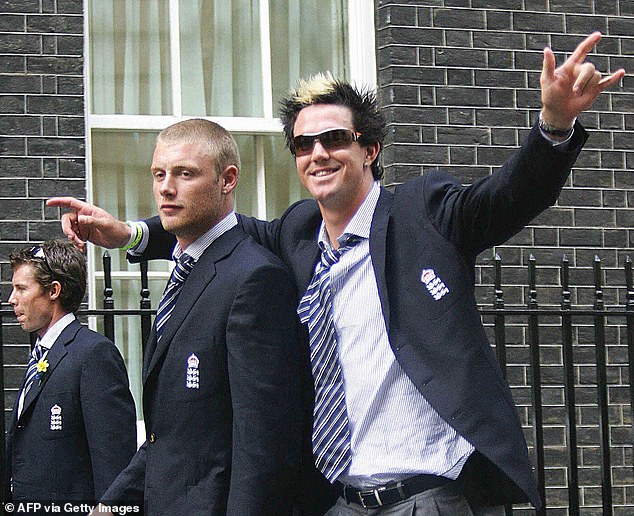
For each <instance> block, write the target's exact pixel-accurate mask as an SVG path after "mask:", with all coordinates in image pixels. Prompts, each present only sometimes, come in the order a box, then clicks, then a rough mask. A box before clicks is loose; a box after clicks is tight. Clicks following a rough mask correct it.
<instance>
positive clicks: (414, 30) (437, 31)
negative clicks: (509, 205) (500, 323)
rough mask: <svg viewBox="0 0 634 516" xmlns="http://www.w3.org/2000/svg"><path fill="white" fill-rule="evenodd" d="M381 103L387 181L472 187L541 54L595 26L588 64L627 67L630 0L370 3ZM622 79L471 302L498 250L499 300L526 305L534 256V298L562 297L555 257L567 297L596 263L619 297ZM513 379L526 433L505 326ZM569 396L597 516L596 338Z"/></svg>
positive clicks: (492, 158) (524, 112)
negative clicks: (553, 199)
mask: <svg viewBox="0 0 634 516" xmlns="http://www.w3.org/2000/svg"><path fill="white" fill-rule="evenodd" d="M376 6H377V11H376V28H377V66H378V84H379V98H380V100H381V102H382V104H383V106H384V108H385V112H386V115H387V119H388V124H389V135H388V139H387V145H386V146H385V156H384V161H385V164H386V167H385V170H386V175H385V177H386V183H387V184H397V183H399V182H402V181H404V180H406V179H407V178H410V177H416V176H418V175H420V174H424V173H425V172H426V171H428V170H431V169H433V168H439V167H440V168H442V169H444V170H446V171H448V172H450V173H452V174H454V175H456V176H457V177H459V178H460V179H461V181H462V182H463V183H470V182H472V181H474V180H477V179H478V178H481V177H484V176H486V175H489V174H491V173H493V172H494V170H495V168H496V166H498V165H499V164H501V163H502V162H503V161H504V160H505V158H506V157H507V156H508V155H509V154H510V153H511V152H512V150H513V149H515V148H516V147H517V146H518V145H519V143H520V142H521V140H522V138H523V137H524V135H525V134H526V132H527V131H528V130H529V128H530V126H531V125H532V123H533V122H534V120H535V119H536V117H537V115H538V113H539V108H540V98H539V76H540V71H541V63H542V49H543V48H544V46H547V45H549V46H551V47H552V48H553V49H554V50H555V55H556V58H557V63H558V64H561V63H562V62H563V60H564V59H565V56H564V53H565V52H570V51H572V50H573V49H574V48H575V46H576V45H577V44H578V43H579V42H580V41H581V39H582V37H583V36H584V35H587V34H589V33H590V32H592V31H594V30H600V31H601V32H602V33H603V34H604V39H603V40H602V41H601V43H600V44H599V46H598V47H597V49H596V51H594V52H592V54H591V55H590V57H589V59H590V60H591V61H592V62H594V63H595V64H596V66H597V68H598V69H599V70H601V71H602V72H605V71H608V70H609V71H614V70H616V69H618V68H620V67H624V68H625V69H626V70H629V71H630V72H631V70H632V69H634V68H633V66H634V4H632V2H630V1H624V0H622V1H619V0H610V1H598V0H594V1H592V0H557V1H550V2H547V1H545V0H536V1H529V0H508V1H498V0H432V1H407V0H394V1H389V0H378V1H377V2H376ZM633 85H634V82H633V81H632V77H631V76H626V78H625V79H624V84H623V88H617V89H615V90H612V91H611V92H610V93H607V94H605V93H604V94H603V95H602V96H601V98H600V99H599V100H598V101H597V103H596V104H595V106H594V108H593V109H592V111H590V112H588V113H584V114H583V115H582V116H581V117H580V120H581V122H582V123H583V124H584V125H585V126H586V127H587V128H588V129H589V131H590V133H591V136H590V139H589V141H588V143H587V145H586V147H585V149H584V151H583V152H582V154H581V156H580V158H579V159H578V161H577V166H576V168H575V169H574V171H573V173H572V175H571V178H570V180H569V182H568V184H567V185H566V187H565V188H564V191H563V193H562V195H561V197H560V199H559V202H558V203H557V205H556V206H555V207H553V208H551V209H549V210H548V211H547V212H546V213H544V214H542V215H541V216H540V217H538V219H537V220H535V221H534V224H533V225H532V226H531V227H529V228H526V229H525V230H524V231H522V232H521V233H520V234H518V235H517V236H515V237H514V238H512V239H511V240H510V241H509V242H507V243H506V245H504V246H501V247H499V248H496V249H493V250H491V251H487V252H485V253H483V254H482V256H481V257H480V259H479V266H478V274H477V278H478V286H477V292H478V296H479V301H480V302H481V303H482V304H483V305H485V306H492V303H493V295H494V286H493V258H494V256H495V253H498V254H499V255H500V257H501V258H502V261H503V264H504V268H503V291H504V301H505V303H506V304H507V306H508V305H509V304H510V305H514V304H515V305H524V306H525V305H526V303H527V302H528V288H527V287H526V285H527V282H528V276H527V264H528V261H529V257H530V256H531V255H533V256H534V257H535V260H536V262H537V264H538V283H539V286H538V288H537V300H538V302H539V303H540V305H548V304H552V305H558V304H559V303H560V302H561V286H560V285H561V283H560V265H561V261H562V257H563V255H566V257H567V258H568V259H569V261H570V265H571V279H570V281H571V284H573V285H575V287H574V288H572V289H571V299H572V302H573V304H580V305H586V306H590V307H591V306H592V305H593V303H594V300H595V297H594V295H595V288H594V283H593V270H592V267H593V262H594V258H595V255H597V256H599V257H600V259H601V262H602V267H603V273H602V282H603V285H604V287H603V300H604V302H605V304H606V305H617V304H621V305H623V303H624V302H625V289H624V288H623V286H624V284H625V278H624V273H623V270H622V267H623V263H624V261H625V257H626V255H630V254H632V251H631V246H632V242H633V241H634V233H633V231H632V227H633V222H634V211H633V210H632V209H631V208H632V207H633V206H634V195H632V187H633V186H634V179H633V178H634V176H633V175H632V168H634V151H633V150H634V132H632V130H633V129H634V114H633V113H632V106H634V94H633V93H632V86H633ZM622 322H623V321H621V322H620V324H621V325H620V326H619V324H618V323H613V325H612V326H609V327H608V328H607V329H606V338H607V341H608V350H607V356H608V383H609V403H610V405H609V411H610V412H609V413H610V424H611V456H612V473H613V485H614V489H613V500H614V511H615V513H616V514H631V513H632V511H633V510H634V509H633V507H634V491H633V490H632V489H633V488H632V484H633V483H634V471H633V468H632V459H633V457H632V436H631V426H630V424H631V415H630V408H629V396H628V395H627V383H628V381H627V373H628V367H627V347H626V346H625V343H626V337H625V332H624V329H623V327H622ZM560 330H561V329H560V327H559V326H558V323H557V322H554V323H553V328H551V331H550V332H549V331H545V332H542V333H543V335H542V338H541V344H542V346H541V356H542V364H543V365H544V366H545V367H544V371H545V373H542V375H544V374H545V377H543V383H544V401H543V403H544V408H545V423H546V427H545V437H544V439H545V448H546V460H545V464H546V482H547V485H548V489H547V499H548V506H549V514H567V509H566V507H567V488H566V470H565V465H566V458H565V451H566V443H565V420H564V418H563V410H562V409H563V401H562V400H563V383H562V352H561V344H560V340H561V337H560ZM506 333H507V343H508V344H509V345H508V349H507V354H508V361H509V364H510V365H509V368H508V377H509V380H510V382H511V384H512V386H513V391H514V395H515V396H516V400H517V402H518V404H519V406H520V415H521V417H522V419H523V421H524V424H525V425H526V429H527V438H528V440H529V442H531V438H532V436H531V432H530V410H529V407H530V402H531V399H530V376H529V373H530V368H529V367H528V365H527V364H528V356H529V355H528V349H527V329H526V324H525V323H521V322H517V323H515V324H510V325H509V326H508V327H507V328H506ZM575 359H576V362H577V366H576V367H577V369H576V373H577V378H576V389H575V390H576V391H577V402H578V421H579V422H580V425H581V426H580V437H579V439H580V441H579V443H580V448H581V449H580V452H579V457H580V463H579V464H580V473H579V475H580V483H581V485H582V486H583V487H582V489H581V492H580V498H581V504H582V508H583V511H584V514H601V513H602V511H601V508H600V506H601V489H600V483H601V477H600V468H599V464H600V457H599V453H598V439H599V432H598V430H597V420H598V410H597V407H596V399H597V398H596V396H597V395H596V392H595V391H596V389H595V384H596V379H595V378H596V377H595V367H594V363H595V355H594V333H593V328H592V326H591V322H590V326H589V327H586V328H583V327H581V328H577V329H576V333H575ZM520 512H530V511H520Z"/></svg>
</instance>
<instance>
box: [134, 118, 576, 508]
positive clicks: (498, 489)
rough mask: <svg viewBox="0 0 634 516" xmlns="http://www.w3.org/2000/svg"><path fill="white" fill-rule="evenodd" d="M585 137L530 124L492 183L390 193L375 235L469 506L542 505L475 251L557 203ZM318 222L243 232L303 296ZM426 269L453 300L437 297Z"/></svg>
mask: <svg viewBox="0 0 634 516" xmlns="http://www.w3.org/2000/svg"><path fill="white" fill-rule="evenodd" d="M586 139H587V134H586V132H585V130H584V129H583V128H582V127H581V125H580V124H578V123H577V125H576V126H575V131H574V135H573V138H572V140H571V141H570V142H569V144H568V148H567V150H565V151H560V150H557V149H555V148H553V146H552V145H551V144H550V143H549V142H547V141H546V140H545V139H544V138H543V137H542V136H541V134H540V132H539V129H538V128H537V127H536V126H535V127H534V128H533V129H532V131H531V132H530V133H529V135H528V137H527V139H526V141H525V142H524V143H523V145H522V147H521V148H520V149H519V150H518V151H517V152H516V153H514V154H513V155H512V156H511V157H510V158H509V160H508V161H507V162H506V163H505V164H504V165H503V166H502V167H501V168H500V170H498V171H496V172H495V173H494V174H492V175H491V176H488V177H486V178H484V179H482V180H480V181H477V182H475V183H474V184H472V185H470V186H467V187H463V186H462V185H460V184H459V183H458V182H457V181H456V179H455V178H452V177H451V176H448V175H446V174H443V173H441V172H431V173H427V174H425V175H424V176H422V177H419V178H417V179H414V180H412V181H408V182H406V183H404V184H402V185H400V186H398V187H396V189H395V191H394V193H392V192H390V191H388V190H385V189H383V190H382V191H381V195H380V197H379V201H378V204H377V207H376V209H375V212H374V217H373V220H372V226H371V231H370V254H371V258H372V263H373V266H374V271H375V275H376V279H377V284H378V290H379V296H380V299H381V306H382V310H383V316H384V318H385V323H386V327H387V330H388V334H389V340H390V344H391V346H392V349H393V351H394V354H395V356H396V358H397V360H398V362H399V364H400V365H401V367H402V368H403V370H404V371H405V373H406V374H407V375H408V377H409V378H410V379H411V380H412V382H413V383H414V385H416V387H417V388H418V390H419V391H420V392H421V394H422V395H423V396H425V398H426V399H427V400H428V401H429V403H430V404H431V405H432V406H433V407H434V409H435V410H436V411H437V412H438V413H439V414H440V415H441V417H442V418H443V419H444V420H445V421H447V422H448V423H449V424H450V425H451V426H453V427H454V428H455V429H456V430H457V431H458V433H460V435H462V436H463V437H465V438H466V439H467V440H468V441H469V442H471V443H472V444H473V445H474V446H475V448H476V450H477V454H475V455H474V460H473V461H470V463H468V464H469V467H468V468H466V469H467V471H466V473H468V475H466V476H465V483H466V490H467V494H468V496H469V498H470V500H471V501H473V502H474V503H484V504H504V503H509V502H524V501H527V500H530V501H531V502H532V503H533V505H535V506H536V507H539V506H541V500H540V497H539V494H538V490H537V486H536V482H535V478H534V476H533V473H532V468H531V464H530V460H529V458H528V453H527V448H526V442H525V439H524V436H523V433H522V428H521V424H520V421H519V418H518V415H517V411H516V409H515V405H514V402H513V398H512V395H511V391H510V389H509V387H508V384H507V382H506V381H505V380H504V378H503V376H502V374H501V372H500V369H499V367H498V365H497V362H496V360H495V356H494V354H493V352H492V350H491V347H490V344H489V342H488V340H487V337H486V335H485V331H484V328H483V325H482V322H481V319H480V316H479V313H478V310H477V304H476V300H475V295H474V283H475V279H474V275H475V262H476V258H477V256H478V254H479V253H481V252H482V251H484V250H485V249H487V248H489V247H491V246H494V245H500V244H502V243H503V242H505V241H506V240H507V239H509V238H510V237H511V236H513V235H514V234H516V233H517V232H518V231H520V230H521V229H522V228H523V227H525V226H526V225H527V224H528V223H530V221H531V220H533V219H534V218H535V217H536V216H537V215H538V214H540V213H541V212H542V211H543V210H545V209H546V208H547V207H549V206H551V205H552V204H554V203H555V201H556V200H557V197H558V195H559V193H560V191H561V188H562V187H563V185H564V183H565V182H566V180H567V177H568V175H569V173H570V170H571V168H572V166H573V164H574V162H575V160H576V158H577V156H578V154H579V152H580V151H581V148H582V146H583V144H584V143H585V141H586ZM321 220H322V219H321V214H320V211H319V207H318V205H317V203H316V202H315V201H313V200H305V201H300V202H298V203H296V204H294V205H293V206H291V207H290V208H289V209H288V210H287V211H286V212H285V213H284V214H283V215H282V217H281V218H280V219H278V220H275V221H273V222H271V223H266V222H262V221H258V220H256V219H252V218H247V217H242V218H241V223H242V225H243V227H244V228H245V230H246V231H247V232H248V233H250V234H252V235H254V236H255V237H256V240H258V241H259V242H260V243H262V244H263V245H265V246H266V247H268V248H269V249H271V250H273V251H274V252H275V253H276V254H278V255H279V256H280V257H281V258H282V259H283V260H284V262H285V263H286V264H288V265H289V267H290V268H291V270H292V271H293V274H294V277H295V281H296V283H297V287H298V291H299V292H303V291H305V289H306V288H307V286H308V283H309V281H310V278H311V277H312V274H313V270H314V266H315V263H316V261H317V260H318V257H319V247H318V245H317V232H318V230H319V227H320V224H321ZM149 223H150V228H151V231H150V233H151V239H150V245H149V247H148V250H147V254H146V255H145V257H147V258H151V257H153V256H155V255H157V254H161V253H163V252H165V249H167V248H168V247H169V245H168V244H167V241H168V240H169V239H168V237H167V236H166V235H165V232H164V231H162V228H160V222H159V223H158V224H157V220H156V219H155V220H150V221H149ZM424 271H433V273H434V275H435V276H436V277H437V278H440V280H441V281H442V282H443V283H444V285H445V286H446V288H447V289H448V292H447V293H445V294H444V295H442V296H440V297H439V298H438V299H437V297H438V296H434V295H433V292H431V291H430V290H429V289H428V287H427V280H428V278H427V277H425V275H424V274H423V273H424Z"/></svg>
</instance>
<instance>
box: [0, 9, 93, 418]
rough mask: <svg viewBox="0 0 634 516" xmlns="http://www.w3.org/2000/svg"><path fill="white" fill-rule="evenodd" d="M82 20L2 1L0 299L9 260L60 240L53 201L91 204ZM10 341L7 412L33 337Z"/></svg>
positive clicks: (12, 333)
mask: <svg viewBox="0 0 634 516" xmlns="http://www.w3.org/2000/svg"><path fill="white" fill-rule="evenodd" d="M83 30H84V19H83V3H82V1H81V0H4V1H1V2H0V300H2V301H4V302H6V301H7V299H8V297H9V294H10V291H11V290H10V282H11V270H10V267H9V266H8V264H7V261H8V256H9V253H10V252H11V251H12V250H13V249H14V248H16V247H20V246H23V245H25V244H26V243H27V242H38V241H42V240H45V239H47V238H52V237H54V236H59V235H60V234H61V233H60V228H59V219H58V210H57V209H49V208H46V206H45V200H46V199H47V198H48V197H50V196H51V195H61V194H67V195H74V196H79V197H85V195H86V194H85V188H86V181H85V176H86V174H85V151H86V149H85V138H84V133H85V130H84V75H83V73H84V68H83V65H84V58H83V54H84V37H83ZM3 337H4V364H5V367H4V375H5V376H4V379H5V386H6V390H5V400H6V405H7V408H11V407H12V406H13V400H14V398H15V395H16V390H17V388H18V387H19V385H20V383H21V380H22V378H23V376H24V366H25V364H26V360H27V358H26V357H27V352H28V351H27V350H28V347H27V345H28V336H27V335H25V333H24V332H23V331H22V330H21V329H20V328H19V327H17V326H10V327H7V328H6V329H5V331H4V333H3Z"/></svg>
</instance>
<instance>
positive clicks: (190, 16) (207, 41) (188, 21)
mask: <svg viewBox="0 0 634 516" xmlns="http://www.w3.org/2000/svg"><path fill="white" fill-rule="evenodd" d="M179 13H180V46H181V74H182V86H181V88H182V94H183V99H182V109H183V113H184V114H186V115H198V116H203V115H207V116H252V117H260V116H262V113H263V111H262V73H261V56H260V54H261V51H260V48H261V47H260V25H259V1H258V0H187V1H181V2H180V11H179Z"/></svg>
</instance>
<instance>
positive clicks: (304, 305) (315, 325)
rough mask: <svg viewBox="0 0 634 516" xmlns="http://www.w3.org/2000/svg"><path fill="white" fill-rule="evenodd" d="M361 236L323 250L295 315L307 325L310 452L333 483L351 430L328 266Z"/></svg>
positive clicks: (347, 456)
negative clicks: (310, 372)
mask: <svg viewBox="0 0 634 516" xmlns="http://www.w3.org/2000/svg"><path fill="white" fill-rule="evenodd" d="M360 240H361V239H360V238H359V237H357V236H355V235H350V236H349V237H348V238H347V240H345V241H344V243H343V244H342V245H341V247H340V248H339V249H333V248H328V249H325V250H324V251H323V252H322V255H321V260H320V261H319V263H318V264H317V266H316V267H315V274H314V275H313V279H312V280H311V282H310V285H308V289H307V290H306V293H305V294H304V296H303V297H302V299H301V301H300V303H299V307H298V308H297V314H298V315H299V318H300V320H301V321H302V323H304V324H307V325H308V334H309V337H310V363H311V366H312V370H313V381H314V383H315V408H314V417H313V455H314V459H315V465H316V466H317V469H319V470H320V471H321V472H322V473H323V474H324V476H325V477H326V478H327V479H328V480H329V481H330V482H334V481H335V480H337V477H339V475H340V474H341V473H342V472H343V471H344V470H345V469H346V468H347V467H348V464H350V460H351V455H350V429H349V427H348V413H347V411H346V399H345V394H344V389H343V376H342V373H341V364H340V363H339V353H338V351H337V333H336V331H335V326H334V321H333V316H332V295H331V290H330V267H331V266H332V265H333V264H334V263H336V262H338V261H339V258H340V257H341V255H342V254H343V253H344V252H345V251H347V250H348V249H350V248H352V247H353V246H354V245H356V244H357V243H358V242H359V241H360Z"/></svg>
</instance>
